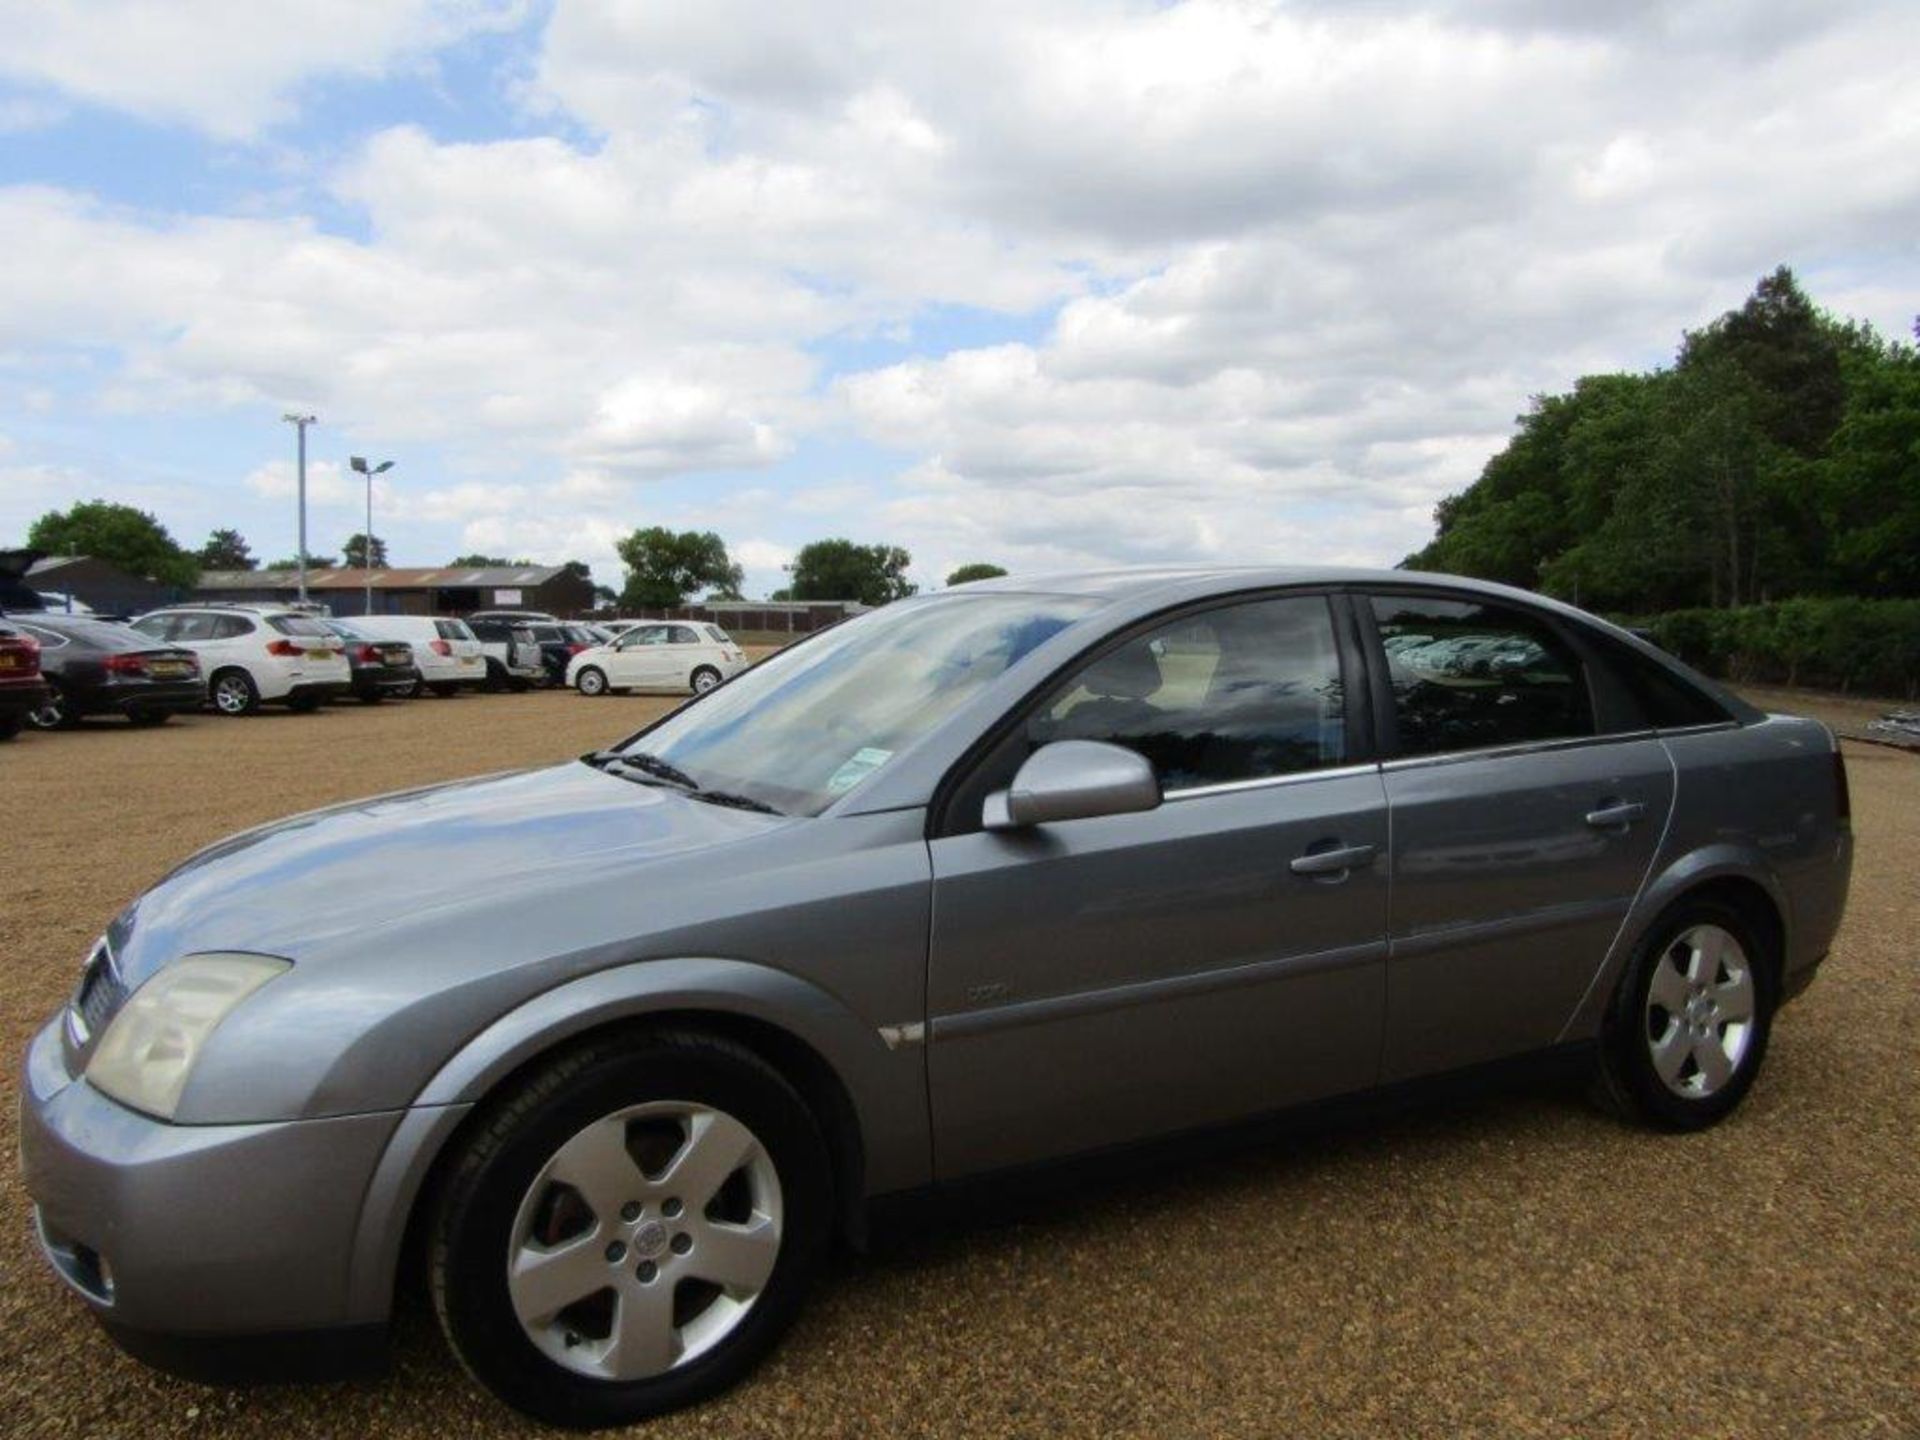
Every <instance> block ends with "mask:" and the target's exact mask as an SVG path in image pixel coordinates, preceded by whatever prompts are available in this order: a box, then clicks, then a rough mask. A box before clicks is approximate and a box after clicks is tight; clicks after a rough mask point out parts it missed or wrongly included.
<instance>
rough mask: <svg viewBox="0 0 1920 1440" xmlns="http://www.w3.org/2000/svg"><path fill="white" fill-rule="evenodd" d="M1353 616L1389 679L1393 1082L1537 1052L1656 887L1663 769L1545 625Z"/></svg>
mask: <svg viewBox="0 0 1920 1440" xmlns="http://www.w3.org/2000/svg"><path fill="white" fill-rule="evenodd" d="M1361 609H1362V613H1363V616H1364V617H1366V618H1370V619H1371V620H1372V622H1373V624H1374V627H1375V633H1374V636H1373V637H1372V640H1373V643H1372V645H1371V647H1370V648H1371V649H1372V653H1373V655H1374V658H1375V664H1376V666H1377V667H1379V668H1380V669H1382V670H1384V673H1385V677H1386V684H1384V685H1380V686H1376V687H1375V689H1376V691H1377V692H1378V693H1379V694H1380V696H1381V704H1380V715H1379V723H1380V728H1381V730H1382V732H1383V734H1384V736H1385V737H1386V747H1387V759H1386V763H1385V764H1384V766H1383V767H1382V769H1383V776H1384V779H1385V783H1386V795H1387V805H1388V808H1389V812H1390V815H1391V820H1392V828H1393V859H1392V882H1393V903H1392V920H1391V954H1390V958H1389V960H1388V963H1387V1011H1386V1040H1385V1047H1384V1051H1383V1054H1384V1061H1385V1064H1384V1071H1383V1078H1384V1079H1386V1080H1399V1079H1407V1078H1410V1077H1412V1076H1417V1075H1424V1074H1429V1073H1433V1072H1437V1071H1441V1070H1449V1069H1454V1068H1457V1067H1460V1066H1465V1065H1472V1064H1476V1063H1479V1062H1481V1061H1487V1060H1494V1059H1498V1058H1501V1057H1504V1056H1509V1055H1515V1054H1521V1053H1525V1052H1527V1051H1531V1050H1538V1049H1542V1048H1545V1047H1547V1046H1549V1045H1552V1044H1553V1043H1555V1042H1556V1041H1557V1040H1558V1039H1559V1038H1560V1035H1561V1032H1562V1030H1563V1029H1564V1027H1565V1025H1566V1023H1567V1021H1568V1019H1569V1018H1570V1017H1571V1016H1572V1015H1573V1012H1574V1010H1575V1009H1576V1007H1577V1006H1578V1004H1579V1002H1580V999H1581V997H1582V996H1583V995H1584V994H1585V993H1586V991H1587V987H1588V985H1589V984H1590V983H1591V981H1592V980H1593V977H1594V975H1595V973H1596V972H1597V971H1598V970H1599V968H1600V965H1601V963H1602V962H1603V961H1604V960H1605V958H1606V956H1607V953H1608V950H1609V948H1610V947H1611V946H1612V945H1613V944H1614V942H1615V939H1616V937H1617V936H1618V935H1619V933H1620V928H1621V924H1622V922H1623V921H1624V920H1625V918H1626V915H1627V911H1628V909H1629V908H1630V907H1631V905H1632V903H1633V900H1634V897H1635V896H1636V895H1637V894H1638V893H1639V890H1640V886H1641V885H1642V883H1643V882H1644V881H1645V879H1646V875H1647V871H1648V869H1649V867H1650V866H1651V865H1652V862H1653V856H1654V852H1655V850H1656V849H1657V847H1658V845H1659V842H1660V838H1661V836H1662V834H1663V833H1664V831H1665V827H1666V821H1667V816H1668V813H1669V811H1670V810H1671V808H1672V805H1673V794H1674V778H1673V764H1672V761H1671V759H1670V758H1669V757H1668V755H1667V752H1666V748H1665V747H1664V746H1663V745H1661V743H1660V742H1659V740H1658V739H1656V738H1655V737H1654V735H1653V733H1652V732H1651V731H1650V730H1645V729H1636V728H1635V727H1634V726H1633V724H1631V723H1627V724H1620V723H1617V722H1616V719H1615V718H1614V713H1613V711H1612V707H1611V704H1610V701H1609V698H1608V696H1607V695H1606V694H1605V693H1604V691H1605V687H1606V686H1607V685H1608V683H1609V682H1608V680H1607V677H1606V675H1605V673H1604V672H1603V671H1601V670H1600V669H1599V668H1598V666H1597V665H1595V664H1594V663H1592V661H1591V657H1589V656H1588V655H1587V654H1586V652H1585V650H1584V647H1583V646H1581V644H1580V643H1579V642H1578V640H1577V637H1575V636H1573V635H1572V634H1571V633H1570V632H1568V631H1566V630H1565V629H1563V628H1562V626H1561V625H1560V623H1559V622H1558V621H1556V620H1554V619H1553V618H1552V617H1550V616H1547V615H1546V614H1544V613H1542V612H1536V611H1532V610H1528V609H1524V608H1522V607H1519V606H1509V605H1504V604H1484V603H1480V602H1478V601H1475V600H1468V599H1463V598H1461V596H1460V595H1459V594H1458V593H1457V592H1456V593H1454V594H1451V595H1440V594H1423V593H1420V592H1417V591H1407V592H1396V593H1388V594H1375V595H1372V596H1369V597H1366V600H1365V603H1364V604H1363V605H1362V607H1361ZM1406 635H1426V636H1431V637H1434V638H1433V641H1432V643H1424V644H1419V645H1411V644H1397V643H1396V640H1397V637H1400V636H1406ZM1476 642H1479V643H1476Z"/></svg>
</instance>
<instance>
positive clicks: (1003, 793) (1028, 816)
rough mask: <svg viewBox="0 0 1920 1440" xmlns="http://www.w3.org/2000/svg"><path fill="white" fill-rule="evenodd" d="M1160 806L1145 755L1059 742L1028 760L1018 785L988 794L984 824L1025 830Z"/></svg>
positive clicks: (1087, 743) (1084, 743)
mask: <svg viewBox="0 0 1920 1440" xmlns="http://www.w3.org/2000/svg"><path fill="white" fill-rule="evenodd" d="M1159 806H1160V777H1159V776H1157V775H1155V774H1154V773H1153V766H1152V765H1151V764H1149V763H1148V761H1147V759H1146V757H1145V756H1143V755H1141V754H1139V753H1137V752H1136V751H1133V750H1128V749H1126V748H1125V747H1123V746H1120V745H1109V744H1107V743H1106V742H1105V741H1102V740H1056V741H1054V742H1053V743H1052V744H1051V745H1042V746H1041V747H1040V748H1039V749H1038V750H1036V751H1034V752H1033V754H1031V755H1029V756H1028V757H1027V761H1026V763H1025V764H1024V765H1022V766H1021V767H1020V769H1019V771H1018V772H1017V773H1016V774H1015V775H1014V777H1013V784H1011V785H1009V786H1008V787H1007V788H1006V789H1005V790H996V791H994V792H993V793H992V794H991V795H989V796H987V799H986V804H985V805H984V807H983V808H982V812H981V817H980V823H981V824H982V825H983V826H985V828H987V829H988V830H1021V829H1025V828H1026V827H1027V826H1029V825H1048V824H1052V823H1053V822H1055V821H1059V820H1090V819H1093V818H1094V817H1095V816H1099V815H1134V814H1138V813H1140V812H1141V811H1145V810H1157V809H1158V808H1159Z"/></svg>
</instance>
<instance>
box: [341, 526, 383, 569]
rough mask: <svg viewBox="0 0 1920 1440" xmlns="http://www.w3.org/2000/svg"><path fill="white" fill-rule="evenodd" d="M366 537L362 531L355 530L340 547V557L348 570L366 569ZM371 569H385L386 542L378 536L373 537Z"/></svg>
mask: <svg viewBox="0 0 1920 1440" xmlns="http://www.w3.org/2000/svg"><path fill="white" fill-rule="evenodd" d="M366 553H367V537H366V534H365V532H364V531H360V530H356V531H354V532H353V534H351V535H349V536H348V537H347V543H346V544H345V545H342V546H341V547H340V555H341V558H342V560H343V561H344V562H345V563H346V565H347V568H348V569H350V570H359V569H363V568H365V567H366V564H367V562H366V560H365V558H364V557H365V555H366ZM372 568H373V569H375V570H384V569H386V568H387V542H386V541H384V540H382V539H381V538H380V537H379V536H378V535H376V536H374V537H373V567H372Z"/></svg>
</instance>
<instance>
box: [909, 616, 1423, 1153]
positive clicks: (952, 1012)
mask: <svg viewBox="0 0 1920 1440" xmlns="http://www.w3.org/2000/svg"><path fill="white" fill-rule="evenodd" d="M1337 613H1338V612H1336V610H1335V609H1334V607H1333V606H1332V605H1331V604H1330V602H1329V600H1328V598H1327V597H1325V596H1323V595H1298V594H1295V595H1287V596H1283V597H1277V598H1262V599H1253V600H1248V601H1243V602H1240V603H1236V604H1229V605H1221V606H1217V607H1213V608H1209V609H1206V610H1201V611H1196V612H1192V613H1189V614H1187V615H1185V616H1183V617H1182V618H1180V619H1178V620H1176V621H1172V622H1169V623H1167V624H1164V625H1161V626H1160V627H1159V628H1157V629H1149V630H1146V631H1143V632H1140V633H1136V634H1135V635H1133V636H1131V637H1128V638H1127V639H1125V640H1124V641H1122V642H1121V643H1120V644H1119V645H1118V646H1116V647H1114V648H1111V649H1109V650H1107V651H1105V652H1104V653H1101V654H1099V655H1098V656H1096V657H1095V658H1093V659H1092V660H1091V661H1090V662H1089V663H1088V664H1086V665H1085V666H1084V667H1083V668H1081V669H1080V670H1079V671H1078V672H1077V673H1075V674H1073V675H1071V676H1070V677H1068V678H1067V679H1066V680H1064V681H1063V682H1061V683H1060V684H1059V685H1058V686H1057V687H1056V688H1054V689H1053V690H1051V691H1050V692H1049V693H1048V694H1047V695H1045V696H1043V697H1041V698H1040V699H1039V700H1038V701H1037V702H1036V703H1035V704H1034V705H1033V707H1032V708H1031V709H1030V711H1029V712H1028V713H1027V714H1026V715H1025V716H1024V717H1023V719H1022V721H1021V723H1020V724H1019V726H1018V727H1017V728H1016V729H1015V730H1014V731H1013V733H1011V734H1010V735H1009V736H1008V737H1007V739H1006V740H1004V741H1003V742H1002V743H1001V745H1000V746H999V747H998V748H997V749H996V751H995V752H994V753H993V754H992V755H990V756H988V757H987V758H986V759H985V760H983V761H982V762H981V763H980V765H979V767H978V769H977V770H976V771H975V772H974V774H973V775H972V776H970V777H969V778H968V779H966V780H964V781H962V782H961V783H960V788H959V790H958V791H957V792H956V795H955V798H954V799H953V801H952V802H951V803H950V804H949V806H948V807H947V813H946V816H945V818H944V819H943V820H942V822H941V830H942V831H943V832H944V833H940V834H938V835H937V836H936V838H935V839H934V840H933V841H932V842H931V847H930V848H931V852H932V857H933V869H934V907H933V933H932V941H931V946H930V954H929V961H928V1003H927V1010H928V1015H929V1017H930V1035H929V1039H928V1084H929V1090H930V1094H931V1099H932V1106H933V1121H934V1128H935V1135H936V1147H935V1148H936V1165H937V1168H938V1171H939V1173H940V1175H941V1176H943V1177H953V1176H958V1175H964V1174H968V1173H972V1172H976V1171H982V1170H987V1169H993V1168H998V1167H1003V1166H1010V1165H1018V1164H1022V1163H1027V1162H1032V1161H1038V1160H1044V1159H1049V1158H1053V1157H1056V1156H1060V1155H1066V1154H1070V1153H1073V1152H1076V1151H1085V1150H1091V1149H1095V1148H1098V1147H1101V1146H1106V1145H1112V1144H1116V1143H1120V1142H1124V1141H1129V1140H1135V1139H1139V1138H1142V1137H1146V1136H1151V1135H1156V1134H1162V1133H1166V1132H1169V1131H1176V1130H1181V1129H1186V1128H1190V1127H1195V1126H1202V1125H1208V1124H1213V1123H1217V1122H1221V1121H1226V1120H1231V1119H1235V1118H1238V1117H1241V1116H1246V1115H1250V1114H1254V1113H1257V1112H1260V1111H1263V1110H1269V1109H1274V1108H1278V1107H1280V1106H1283V1105H1287V1104H1289V1103H1293V1102H1296V1101H1301V1100H1307V1099H1312V1098H1314V1097H1317V1096H1321V1095H1329V1094H1335V1093H1339V1092H1342V1091H1348V1090H1355V1089H1360V1088H1363V1087H1364V1086H1366V1085H1368V1084H1371V1083H1372V1081H1373V1078H1374V1075H1375V1072H1376V1070H1377V1068H1378V1064H1379V1047H1380V1023H1381V1013H1382V1004H1383V988H1384V972H1385V954H1386V945H1385V937H1386V924H1387V885H1386V863H1385V857H1386V846H1387V824H1386V803H1385V797H1384V794H1383V791H1382V789H1381V782H1380V775H1379V772H1378V769H1377V767H1376V766H1374V765H1373V764H1371V763H1367V762H1364V761H1361V762H1359V763H1356V737H1357V735H1358V733H1359V732H1358V730H1357V729H1356V725H1357V717H1356V716H1352V715H1350V714H1349V707H1348V706H1347V703H1346V696H1347V694H1348V693H1349V692H1348V690H1347V685H1346V678H1345V677H1344V676H1343V669H1345V670H1347V671H1349V672H1350V671H1351V669H1352V668H1353V667H1354V663H1355V657H1356V656H1357V651H1356V650H1355V649H1354V647H1353V646H1351V645H1350V644H1349V645H1342V644H1341V643H1339V642H1338V640H1337V639H1336V636H1337V635H1338V634H1339V633H1341V632H1342V630H1343V629H1344V624H1345V622H1344V621H1337V618H1336V617H1337ZM1346 633H1348V634H1351V632H1350V631H1348V632H1346ZM1343 654H1344V655H1345V656H1346V659H1347V664H1346V665H1344V666H1343V663H1342V656H1343ZM1061 739H1082V740H1104V741H1108V742H1111V743H1114V744H1119V745H1126V746H1128V747H1130V748H1133V749H1135V750H1138V751H1139V752H1140V753H1142V754H1144V755H1145V756H1147V758H1148V759H1149V760H1151V761H1152V762H1153V764H1154V768H1155V770H1156V771H1157V772H1158V774H1159V776H1160V780H1161V784H1162V787H1163V790H1164V792H1165V800H1164V802H1163V803H1162V804H1161V806H1160V807H1159V808H1158V809H1157V810H1153V811H1149V812H1146V813H1143V814H1134V815H1114V816H1106V817H1101V818H1093V819H1084V820H1075V821H1067V822H1062V823H1054V824H1049V825H1044V826H1038V827H1034V828H1031V829H1028V830H1022V831H1008V832H997V833H996V832H989V831H984V830H982V829H981V828H980V827H979V824H978V820H979V814H980V799H981V796H982V793H983V791H984V790H985V789H992V788H998V787H999V786H1002V785H1004V784H1005V783H1006V781H1007V780H1008V779H1010V778H1011V773H1012V770H1013V769H1016V768H1017V767H1018V764H1019V762H1020V761H1022V760H1024V759H1025V758H1026V756H1027V754H1029V753H1030V752H1031V750H1032V749H1033V748H1035V747H1036V746H1038V745H1040V744H1044V743H1046V742H1049V741H1052V740H1061ZM1334 852H1339V854H1340V856H1341V858H1343V859H1345V860H1347V861H1348V862H1349V863H1348V864H1346V865H1345V866H1343V867H1341V868H1338V869H1334V868H1328V865H1327V864H1326V863H1325V862H1327V861H1329V860H1330V859H1331V857H1332V855H1333V853H1334Z"/></svg>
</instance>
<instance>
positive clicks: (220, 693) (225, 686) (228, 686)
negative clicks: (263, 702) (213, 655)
mask: <svg viewBox="0 0 1920 1440" xmlns="http://www.w3.org/2000/svg"><path fill="white" fill-rule="evenodd" d="M209 692H210V694H211V695H212V698H213V708H214V709H216V710H218V711H219V712H220V713H221V714H222V715H251V714H252V713H253V712H254V711H255V710H258V709H259V708H260V692H259V690H257V689H256V688H255V687H254V683H253V677H252V676H250V675H248V674H247V672H246V671H244V670H222V671H221V672H220V673H219V674H218V675H216V676H214V677H213V684H212V685H211V686H210V687H209Z"/></svg>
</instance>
